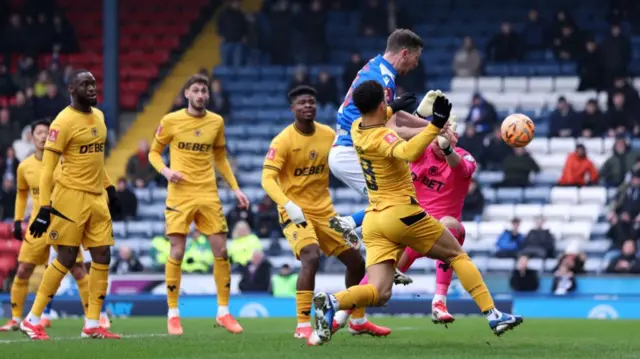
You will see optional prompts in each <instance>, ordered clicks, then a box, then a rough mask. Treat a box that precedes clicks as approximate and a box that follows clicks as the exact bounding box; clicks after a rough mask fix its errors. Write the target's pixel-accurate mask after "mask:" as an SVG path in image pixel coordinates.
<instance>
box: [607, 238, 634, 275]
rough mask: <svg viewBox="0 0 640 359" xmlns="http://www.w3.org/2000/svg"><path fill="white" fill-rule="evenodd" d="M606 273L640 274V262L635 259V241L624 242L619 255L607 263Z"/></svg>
mask: <svg viewBox="0 0 640 359" xmlns="http://www.w3.org/2000/svg"><path fill="white" fill-rule="evenodd" d="M607 273H615V274H640V261H639V260H638V258H637V257H636V242H635V241H633V240H626V241H624V243H623V244H622V250H621V253H620V255H619V256H617V257H615V258H613V259H612V260H611V262H609V266H607Z"/></svg>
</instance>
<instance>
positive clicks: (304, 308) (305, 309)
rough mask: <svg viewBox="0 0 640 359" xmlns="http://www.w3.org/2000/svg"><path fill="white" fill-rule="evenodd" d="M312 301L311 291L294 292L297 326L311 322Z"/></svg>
mask: <svg viewBox="0 0 640 359" xmlns="http://www.w3.org/2000/svg"><path fill="white" fill-rule="evenodd" d="M312 300H313V291H312V290H299V291H296V316H297V317H298V325H300V324H304V323H310V322H311V302H312Z"/></svg>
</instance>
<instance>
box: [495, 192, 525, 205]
mask: <svg viewBox="0 0 640 359" xmlns="http://www.w3.org/2000/svg"><path fill="white" fill-rule="evenodd" d="M496 200H497V201H498V202H499V203H520V202H522V188H498V190H497V191H496Z"/></svg>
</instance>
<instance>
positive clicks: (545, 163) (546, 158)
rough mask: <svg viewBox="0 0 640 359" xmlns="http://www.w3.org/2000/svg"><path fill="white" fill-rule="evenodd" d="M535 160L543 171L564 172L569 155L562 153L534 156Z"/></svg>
mask: <svg viewBox="0 0 640 359" xmlns="http://www.w3.org/2000/svg"><path fill="white" fill-rule="evenodd" d="M531 157H533V159H534V160H535V161H536V163H538V165H539V166H540V167H541V168H542V169H543V170H557V171H562V169H563V168H564V165H565V163H566V162H567V155H566V154H561V153H553V152H551V153H550V154H540V153H538V154H532V156H531Z"/></svg>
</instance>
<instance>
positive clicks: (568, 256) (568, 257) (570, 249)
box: [551, 241, 587, 295]
mask: <svg viewBox="0 0 640 359" xmlns="http://www.w3.org/2000/svg"><path fill="white" fill-rule="evenodd" d="M586 260H587V255H586V254H585V253H584V252H582V251H581V250H580V243H579V242H577V241H574V242H571V243H570V244H569V245H568V246H567V248H566V249H565V251H564V254H563V255H562V257H560V259H559V260H558V264H557V265H556V267H555V268H554V269H553V271H552V272H553V284H552V289H551V290H552V292H553V294H556V295H565V294H567V293H569V292H574V291H575V290H576V288H577V281H576V275H580V274H584V273H585V271H584V262H585V261H586Z"/></svg>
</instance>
